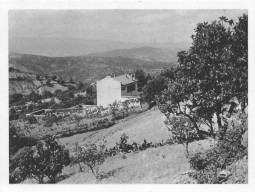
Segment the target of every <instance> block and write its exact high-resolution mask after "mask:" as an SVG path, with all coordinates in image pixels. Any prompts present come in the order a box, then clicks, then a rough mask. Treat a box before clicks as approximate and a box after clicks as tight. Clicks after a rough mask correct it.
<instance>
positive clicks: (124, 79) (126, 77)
mask: <svg viewBox="0 0 255 195" xmlns="http://www.w3.org/2000/svg"><path fill="white" fill-rule="evenodd" d="M112 78H113V79H115V80H117V81H119V82H121V84H122V85H127V84H130V83H133V82H136V81H137V79H136V78H135V77H134V76H132V75H130V74H123V75H120V76H117V77H112Z"/></svg>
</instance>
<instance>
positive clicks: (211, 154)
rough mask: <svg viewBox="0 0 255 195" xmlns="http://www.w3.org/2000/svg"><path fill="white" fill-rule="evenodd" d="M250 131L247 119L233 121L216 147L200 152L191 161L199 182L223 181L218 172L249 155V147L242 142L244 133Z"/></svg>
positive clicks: (194, 176) (193, 175) (194, 175)
mask: <svg viewBox="0 0 255 195" xmlns="http://www.w3.org/2000/svg"><path fill="white" fill-rule="evenodd" d="M247 131H248V127H247V123H246V121H243V122H242V124H234V123H232V127H231V128H229V129H228V130H227V132H226V134H225V136H224V137H223V138H222V139H221V140H219V141H218V144H217V146H216V147H215V148H213V149H211V150H209V151H207V152H206V153H204V154H202V153H198V154H196V155H195V156H194V157H192V158H191V159H190V161H189V163H190V165H191V167H192V168H194V169H195V170H196V171H197V172H195V173H193V174H192V175H191V176H192V177H193V178H195V179H196V180H197V181H198V183H221V182H222V181H220V180H219V179H218V177H217V174H218V173H219V172H220V171H221V170H224V169H226V167H227V166H229V165H230V164H232V163H233V162H235V161H237V160H239V159H241V158H243V157H244V156H246V155H248V151H247V148H246V147H245V146H243V144H242V135H243V134H244V133H245V132H247Z"/></svg>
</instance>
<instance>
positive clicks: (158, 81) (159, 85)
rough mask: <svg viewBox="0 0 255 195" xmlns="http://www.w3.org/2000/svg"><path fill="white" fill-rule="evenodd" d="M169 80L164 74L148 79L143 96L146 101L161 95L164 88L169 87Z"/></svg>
mask: <svg viewBox="0 0 255 195" xmlns="http://www.w3.org/2000/svg"><path fill="white" fill-rule="evenodd" d="M167 85H168V80H167V79H166V78H165V77H162V76H160V75H159V76H156V77H155V78H153V79H152V80H150V81H148V82H147V84H146V85H145V86H144V88H143V94H142V98H143V100H144V101H145V102H148V103H150V102H151V101H154V100H155V96H156V95H159V94H160V93H161V92H162V91H163V90H164V89H167Z"/></svg>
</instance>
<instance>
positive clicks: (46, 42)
mask: <svg viewBox="0 0 255 195" xmlns="http://www.w3.org/2000/svg"><path fill="white" fill-rule="evenodd" d="M189 45H190V43H188V42H177V43H128V42H119V41H107V40H85V39H70V38H53V37H47V38H46V37H45V38H43V37H11V36H10V37H9V51H10V52H16V53H24V54H33V55H43V56H50V57H67V56H81V55H88V54H91V53H98V52H107V51H110V50H118V49H131V48H138V47H155V48H160V49H165V48H169V49H171V50H172V51H175V52H174V53H177V52H178V51H180V50H186V49H187V48H188V47H189Z"/></svg>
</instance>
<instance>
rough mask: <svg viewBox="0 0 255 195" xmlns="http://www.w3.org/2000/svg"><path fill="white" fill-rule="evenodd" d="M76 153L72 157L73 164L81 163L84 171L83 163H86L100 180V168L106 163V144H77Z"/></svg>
mask: <svg viewBox="0 0 255 195" xmlns="http://www.w3.org/2000/svg"><path fill="white" fill-rule="evenodd" d="M74 152H75V155H74V156H73V158H72V164H73V165H74V164H79V168H80V171H82V168H81V163H84V164H85V165H86V166H87V167H88V168H89V170H90V171H91V173H92V174H93V175H94V176H95V178H96V179H97V180H100V174H99V173H98V168H99V166H100V165H101V164H103V163H104V161H105V158H106V155H105V145H99V146H97V145H95V144H91V145H85V147H84V148H82V147H81V146H79V145H78V143H77V144H76V147H75V149H74Z"/></svg>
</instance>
